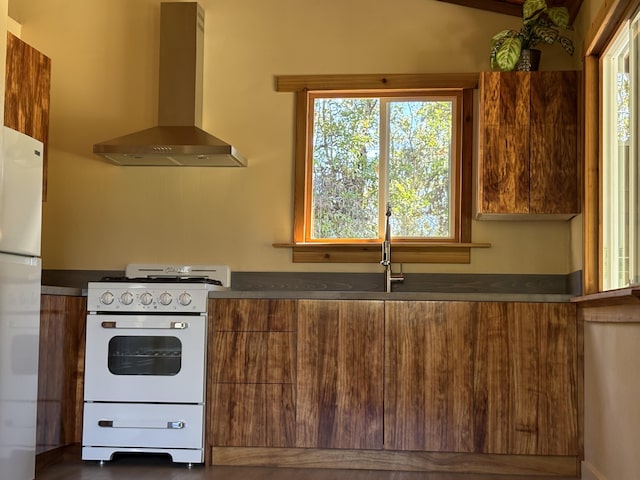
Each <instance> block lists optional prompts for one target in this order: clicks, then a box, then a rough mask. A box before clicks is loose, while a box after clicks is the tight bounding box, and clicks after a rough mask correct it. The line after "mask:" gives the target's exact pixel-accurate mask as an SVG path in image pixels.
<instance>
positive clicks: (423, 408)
mask: <svg viewBox="0 0 640 480" xmlns="http://www.w3.org/2000/svg"><path fill="white" fill-rule="evenodd" d="M385 310H386V319H385V322H386V326H385V330H386V338H385V368H384V371H385V399H384V404H385V411H384V437H385V438H384V448H385V449H388V450H422V451H439V452H472V451H473V447H474V437H473V363H472V362H473V325H474V304H473V303H461V302H458V303H456V302H453V303H452V302H386V307H385Z"/></svg>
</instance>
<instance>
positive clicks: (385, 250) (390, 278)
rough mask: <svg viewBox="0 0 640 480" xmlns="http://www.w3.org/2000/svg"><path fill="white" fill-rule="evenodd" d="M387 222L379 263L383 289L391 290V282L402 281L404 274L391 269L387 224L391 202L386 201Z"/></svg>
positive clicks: (389, 228)
mask: <svg viewBox="0 0 640 480" xmlns="http://www.w3.org/2000/svg"><path fill="white" fill-rule="evenodd" d="M386 216H387V222H386V224H385V230H384V241H383V242H382V260H380V265H382V266H383V267H384V279H385V281H384V291H385V292H390V291H391V284H392V283H396V282H397V283H401V282H404V275H403V274H402V269H401V271H400V273H393V271H392V270H391V227H390V225H389V219H390V218H391V204H390V203H387V213H386Z"/></svg>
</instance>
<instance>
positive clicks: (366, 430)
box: [296, 300, 384, 449]
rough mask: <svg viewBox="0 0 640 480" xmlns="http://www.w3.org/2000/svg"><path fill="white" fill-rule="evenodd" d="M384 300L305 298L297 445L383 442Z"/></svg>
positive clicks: (351, 446) (348, 445) (300, 313)
mask: <svg viewBox="0 0 640 480" xmlns="http://www.w3.org/2000/svg"><path fill="white" fill-rule="evenodd" d="M383 346H384V303H383V302H381V301H350V300H339V301H338V300H336V301H331V300H300V302H299V304H298V372H297V375H298V382H297V399H296V415H297V420H296V427H297V428H296V446H297V447H305V448H347V449H381V448H382V446H383V382H382V359H383Z"/></svg>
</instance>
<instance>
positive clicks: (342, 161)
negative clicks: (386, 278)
mask: <svg viewBox="0 0 640 480" xmlns="http://www.w3.org/2000/svg"><path fill="white" fill-rule="evenodd" d="M328 77H330V78H328ZM455 77H456V75H449V76H447V78H443V77H442V76H439V75H432V76H429V75H407V76H402V75H395V76H387V77H383V78H379V77H378V78H374V76H366V75H365V76H357V75H356V76H325V77H323V76H315V77H314V76H312V77H302V76H300V77H295V76H294V77H279V78H278V81H279V84H278V89H279V90H280V91H295V92H296V93H297V109H296V117H297V118H296V179H295V205H294V232H293V243H292V244H277V245H276V246H289V247H293V249H294V257H293V260H294V262H295V261H310V262H314V261H323V262H326V261H329V262H332V261H333V262H371V261H377V260H379V256H380V255H379V245H380V242H381V241H382V240H383V238H384V234H385V223H386V215H385V212H386V207H387V204H390V205H391V209H392V215H391V217H390V231H391V234H392V244H393V248H394V254H395V255H394V261H397V262H402V261H405V262H447V263H468V262H469V257H470V254H469V248H470V247H471V246H475V245H472V244H470V243H469V242H470V240H471V232H470V225H471V165H472V158H471V157H472V153H473V128H472V127H473V113H472V103H473V88H476V87H477V81H478V75H477V74H475V75H470V74H462V75H459V78H455ZM418 83H422V84H423V85H420V86H418V85H417V84H418ZM456 83H458V84H457V85H456ZM372 84H374V86H372ZM452 84H453V85H452ZM376 85H377V88H376ZM396 87H397V88H396ZM479 246H483V247H484V246H487V245H484V244H482V245H479ZM438 249H439V250H438ZM465 249H466V250H465ZM425 251H428V253H425ZM303 252H306V254H305V253H303ZM296 253H298V255H296Z"/></svg>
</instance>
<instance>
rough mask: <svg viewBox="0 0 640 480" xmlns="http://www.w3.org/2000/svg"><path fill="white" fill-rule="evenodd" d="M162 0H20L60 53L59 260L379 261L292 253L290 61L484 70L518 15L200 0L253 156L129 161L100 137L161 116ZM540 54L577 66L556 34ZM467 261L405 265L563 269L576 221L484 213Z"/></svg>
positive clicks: (247, 265) (45, 44) (290, 0)
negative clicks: (164, 164)
mask: <svg viewBox="0 0 640 480" xmlns="http://www.w3.org/2000/svg"><path fill="white" fill-rule="evenodd" d="M159 3H160V2H159V0H135V1H132V0H92V1H91V2H87V1H85V0H9V11H10V14H11V15H12V16H13V17H14V18H16V19H17V20H18V21H19V22H20V23H21V24H22V38H23V39H24V40H25V41H27V42H28V43H30V44H32V45H33V46H35V47H36V48H38V49H39V50H41V51H42V52H44V53H45V54H47V55H48V56H49V57H51V59H52V64H53V75H52V90H51V128H50V157H49V161H50V163H49V165H50V167H49V197H48V201H47V202H46V204H45V208H44V224H43V263H44V268H48V269H59V268H66V269H120V268H123V267H124V266H125V265H126V264H127V263H130V262H194V263H208V262H214V263H217V262H222V263H228V264H229V265H231V267H232V269H233V270H238V271H270V270H273V271H298V270H311V271H379V269H380V267H379V265H377V264H372V265H317V264H293V263H291V260H290V252H289V251H288V250H286V249H274V248H273V247H272V246H271V244H272V243H273V242H287V241H290V240H291V227H292V220H291V218H292V181H293V180H292V174H293V166H292V165H293V161H292V151H293V122H294V118H293V95H292V94H288V93H277V92H275V91H274V76H275V75H279V74H316V73H318V74H322V73H326V74H329V73H331V74H335V73H413V72H469V71H482V70H488V69H489V64H488V58H487V57H488V45H489V41H490V38H491V36H492V35H493V34H495V33H496V32H497V31H499V30H502V29H504V28H517V27H518V25H519V19H518V18H517V17H508V16H504V15H500V14H495V13H490V12H483V11H480V10H475V9H471V8H465V7H461V6H457V5H452V4H447V3H443V2H437V1H435V0H379V1H375V2H372V1H371V0H340V1H338V0H306V1H304V2H301V1H300V0H244V1H241V2H239V1H238V0H201V1H200V4H201V5H202V6H203V8H204V9H205V13H206V31H205V82H204V84H205V89H204V119H203V126H204V128H205V129H207V130H209V131H211V132H213V133H214V134H216V135H217V136H220V137H221V138H223V139H225V140H227V141H230V142H232V143H234V144H235V145H236V147H237V148H238V149H239V150H240V151H241V152H242V153H243V154H244V155H245V156H247V157H248V158H249V167H248V168H245V169H224V168H222V169H220V168H218V169H206V168H179V169H178V168H122V167H117V166H114V165H112V164H109V163H106V162H105V161H103V160H101V159H100V158H98V157H96V156H94V155H93V154H92V153H91V149H92V144H93V143H95V142H98V141H102V140H106V139H108V138H112V137H116V136H119V135H121V134H125V133H130V132H132V131H136V130H141V129H143V128H147V127H150V126H153V125H154V124H155V116H156V113H157V105H156V96H157V61H158V60H157V54H158V52H157V50H158V40H157V37H158V15H159V7H158V4H159ZM542 68H543V69H563V68H564V69H567V68H573V66H572V60H571V59H570V58H569V57H568V56H566V55H564V53H563V52H562V51H561V50H560V48H559V47H558V46H554V47H552V48H550V49H547V50H546V51H545V55H544V56H543V63H542ZM473 240H474V241H477V242H490V243H492V244H493V247H492V248H491V249H488V250H477V251H474V252H473V254H472V263H471V264H470V265H405V267H404V268H405V271H407V272H473V273H493V272H495V273H561V274H564V273H568V272H570V271H572V270H573V269H574V267H575V265H574V264H575V263H576V262H574V261H572V253H571V250H572V249H571V242H572V233H571V223H570V222H540V223H536V222H517V223H503V222H482V223H478V222H474V225H473Z"/></svg>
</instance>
